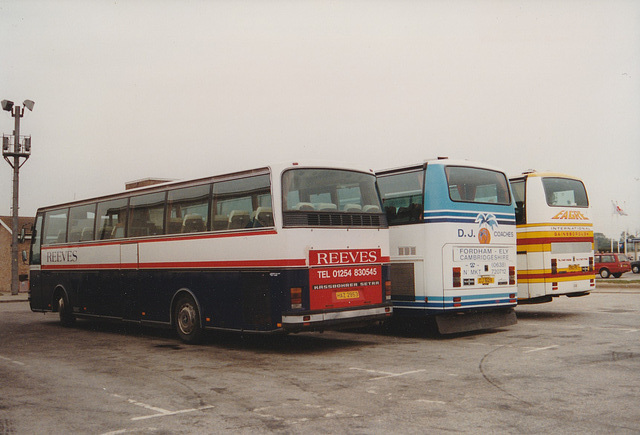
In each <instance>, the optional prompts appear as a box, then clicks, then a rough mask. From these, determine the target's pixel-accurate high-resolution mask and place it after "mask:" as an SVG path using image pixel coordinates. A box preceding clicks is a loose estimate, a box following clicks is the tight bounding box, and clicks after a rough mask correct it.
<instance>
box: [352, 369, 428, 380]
mask: <svg viewBox="0 0 640 435" xmlns="http://www.w3.org/2000/svg"><path fill="white" fill-rule="evenodd" d="M349 370H359V371H361V372H368V373H375V374H381V375H384V376H377V377H375V378H371V380H372V381H377V380H380V379H387V378H396V377H398V376H405V375H411V374H413V373H420V372H426V371H427V370H426V369H420V370H411V371H409V372H404V373H391V372H383V371H380V370H369V369H361V368H358V367H350V368H349Z"/></svg>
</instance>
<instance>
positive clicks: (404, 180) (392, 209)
mask: <svg viewBox="0 0 640 435" xmlns="http://www.w3.org/2000/svg"><path fill="white" fill-rule="evenodd" d="M423 186H424V170H422V169H421V170H418V171H411V172H403V173H399V174H391V175H385V176H381V177H379V178H378V188H379V189H380V194H381V195H382V206H383V207H384V211H385V213H386V214H387V222H389V225H401V224H411V223H416V222H420V221H421V220H422V216H423V209H424V205H423V198H424V195H423V194H422V188H423Z"/></svg>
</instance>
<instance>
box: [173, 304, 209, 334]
mask: <svg viewBox="0 0 640 435" xmlns="http://www.w3.org/2000/svg"><path fill="white" fill-rule="evenodd" d="M175 324H176V332H177V333H178V336H179V337H180V339H181V340H182V341H184V342H186V343H191V344H195V343H198V342H200V340H202V327H201V326H200V313H199V312H198V306H197V305H196V302H195V301H194V300H193V298H192V297H191V296H181V297H180V299H179V300H178V303H177V304H176V308H175Z"/></svg>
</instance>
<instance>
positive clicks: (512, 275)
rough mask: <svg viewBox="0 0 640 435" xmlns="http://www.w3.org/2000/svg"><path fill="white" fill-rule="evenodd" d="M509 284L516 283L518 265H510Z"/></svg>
mask: <svg viewBox="0 0 640 435" xmlns="http://www.w3.org/2000/svg"><path fill="white" fill-rule="evenodd" d="M509 285H516V267H515V266H509Z"/></svg>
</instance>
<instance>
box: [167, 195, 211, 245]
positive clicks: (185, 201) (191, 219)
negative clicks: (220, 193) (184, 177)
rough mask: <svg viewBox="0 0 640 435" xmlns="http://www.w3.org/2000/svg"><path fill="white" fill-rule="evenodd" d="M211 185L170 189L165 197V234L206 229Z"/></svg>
mask: <svg viewBox="0 0 640 435" xmlns="http://www.w3.org/2000/svg"><path fill="white" fill-rule="evenodd" d="M210 192H211V185H210V184H206V185H204V186H194V187H185V188H183V189H176V190H170V191H169V193H168V197H167V234H178V233H196V232H201V231H207V228H208V223H209V222H208V221H209V218H208V217H209V203H210V201H209V195H210Z"/></svg>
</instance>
